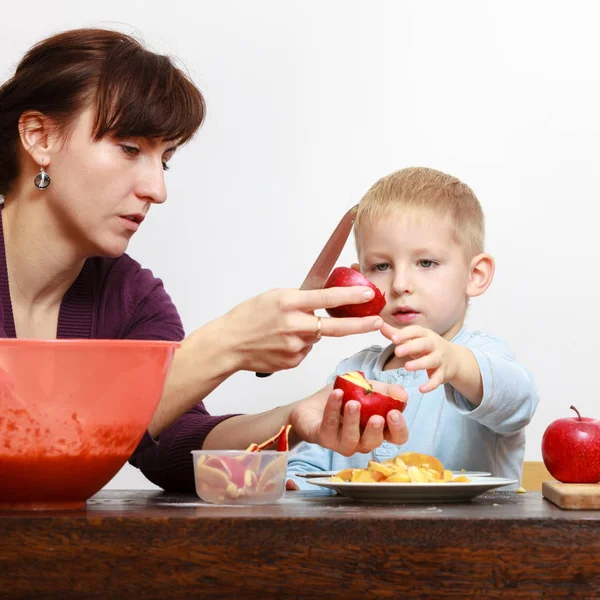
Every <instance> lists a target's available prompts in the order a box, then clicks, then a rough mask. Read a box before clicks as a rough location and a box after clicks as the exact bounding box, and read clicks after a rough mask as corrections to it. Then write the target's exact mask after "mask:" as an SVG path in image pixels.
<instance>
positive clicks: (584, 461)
mask: <svg viewBox="0 0 600 600" xmlns="http://www.w3.org/2000/svg"><path fill="white" fill-rule="evenodd" d="M571 408H572V409H573V410H574V411H575V412H576V413H577V417H570V418H564V419H558V420H556V421H554V422H552V423H550V425H548V428H547V429H546V431H545V432H544V436H543V437H542V458H543V459H544V464H545V465H546V468H547V469H548V471H550V474H551V475H552V477H554V478H555V479H558V481H562V482H563V483H598V482H600V420H598V419H590V418H588V417H582V416H581V415H580V414H579V411H578V410H577V409H576V408H575V407H574V406H571Z"/></svg>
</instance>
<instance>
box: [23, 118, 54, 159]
mask: <svg viewBox="0 0 600 600" xmlns="http://www.w3.org/2000/svg"><path fill="white" fill-rule="evenodd" d="M18 127H19V137H20V139H21V145H22V147H23V150H24V151H25V152H26V153H27V154H29V156H30V157H31V158H32V159H33V161H34V162H35V163H36V164H37V165H40V166H43V167H47V166H48V165H49V164H50V158H51V155H52V151H53V150H54V149H55V145H56V143H57V135H56V127H55V124H54V122H53V121H52V120H51V119H50V118H49V117H47V116H46V115H44V114H42V113H40V112H38V111H33V110H28V111H25V112H24V113H23V114H22V115H21V117H20V118H19V126H18Z"/></svg>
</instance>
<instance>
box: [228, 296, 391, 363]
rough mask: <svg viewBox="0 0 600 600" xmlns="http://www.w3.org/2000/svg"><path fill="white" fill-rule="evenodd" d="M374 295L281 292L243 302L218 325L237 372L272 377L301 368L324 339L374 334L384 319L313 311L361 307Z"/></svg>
mask: <svg viewBox="0 0 600 600" xmlns="http://www.w3.org/2000/svg"><path fill="white" fill-rule="evenodd" d="M373 296H374V292H373V290H372V289H370V288H368V287H361V286H353V287H339V288H328V289H325V290H294V289H277V290H271V291H269V292H265V293H264V294H261V295H259V296H256V297H254V298H250V299H249V300H246V301H245V302H242V303H241V304H239V305H238V306H236V307H235V308H233V309H232V310H231V311H229V312H228V313H227V314H225V315H223V317H221V318H220V319H219V320H220V321H221V323H220V330H221V332H222V334H223V335H224V336H227V337H228V338H229V339H228V340H227V341H228V342H229V343H227V345H228V346H229V347H231V348H232V353H233V357H234V360H235V365H234V370H246V371H256V372H261V373H273V372H275V371H281V370H283V369H291V368H293V367H297V366H298V365H299V364H300V363H301V362H302V361H303V360H304V358H305V357H306V355H307V354H308V353H309V352H310V350H311V348H312V347H313V344H315V343H316V342H317V341H319V339H320V337H343V336H346V335H354V334H357V333H367V332H370V331H375V330H377V329H379V328H380V327H381V326H382V325H383V320H382V319H381V317H378V316H374V317H362V318H353V317H348V318H343V319H337V318H333V317H320V319H321V320H320V333H321V336H320V337H319V336H317V333H318V327H319V318H318V317H316V316H315V314H314V311H315V310H318V309H325V308H333V307H336V306H343V305H345V304H362V303H364V302H368V301H369V300H371V299H372V298H373Z"/></svg>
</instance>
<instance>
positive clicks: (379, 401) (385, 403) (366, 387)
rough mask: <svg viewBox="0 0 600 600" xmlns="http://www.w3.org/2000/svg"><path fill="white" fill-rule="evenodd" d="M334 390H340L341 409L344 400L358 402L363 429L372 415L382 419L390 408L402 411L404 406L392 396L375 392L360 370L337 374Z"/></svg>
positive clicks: (404, 403) (402, 402)
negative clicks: (341, 393)
mask: <svg viewBox="0 0 600 600" xmlns="http://www.w3.org/2000/svg"><path fill="white" fill-rule="evenodd" d="M333 389H334V390H342V392H344V397H343V399H342V411H343V410H344V406H346V402H348V401H350V400H356V401H358V402H359V403H360V426H361V428H362V429H364V428H365V427H366V426H367V421H368V420H369V418H370V417H372V416H373V415H380V416H382V417H383V418H384V419H385V417H386V415H387V414H388V412H390V410H394V409H395V410H399V411H400V412H402V411H403V410H404V409H405V408H406V402H404V401H403V400H398V398H393V397H392V396H388V395H387V394H382V393H381V392H376V391H375V390H374V389H373V386H372V385H371V384H370V383H369V382H368V381H367V380H366V379H365V374H364V373H363V372H362V371H350V372H349V373H346V374H344V375H338V376H337V377H336V378H335V382H334V384H333Z"/></svg>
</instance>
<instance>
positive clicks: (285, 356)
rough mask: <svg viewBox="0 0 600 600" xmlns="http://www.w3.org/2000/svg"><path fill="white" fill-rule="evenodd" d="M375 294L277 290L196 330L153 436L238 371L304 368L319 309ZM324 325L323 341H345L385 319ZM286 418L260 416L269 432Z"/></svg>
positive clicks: (180, 356)
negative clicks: (326, 339)
mask: <svg viewBox="0 0 600 600" xmlns="http://www.w3.org/2000/svg"><path fill="white" fill-rule="evenodd" d="M372 295H373V291H372V290H370V289H369V288H362V287H351V288H331V289H327V290H311V291H300V290H272V291H270V292H266V293H264V294H261V295H260V296H257V297H255V298H251V299H250V300H246V301H245V302H243V303H242V304H239V305H238V306H236V307H235V308H234V309H232V310H231V311H230V312H228V313H227V314H225V315H223V316H222V317H220V318H218V319H216V320H215V321H212V322H211V323H208V324H207V325H205V326H204V327H201V328H200V329H197V330H196V331H194V332H193V333H192V334H191V335H190V336H188V337H187V338H186V339H185V340H184V341H183V343H182V346H181V348H180V349H178V350H177V351H176V352H175V357H174V360H173V365H172V368H171V372H170V374H169V378H168V380H167V383H166V386H165V390H164V393H163V395H162V397H161V400H160V403H159V405H158V408H157V410H156V413H155V415H154V417H153V419H152V422H151V423H150V427H149V432H150V434H151V435H152V436H155V437H156V436H157V435H159V434H160V433H161V432H162V431H163V430H164V429H165V428H166V427H168V426H169V425H171V424H172V423H174V422H175V421H176V419H177V418H178V417H180V416H181V415H183V414H184V413H185V412H187V411H188V410H190V409H191V408H192V407H194V406H195V405H196V404H198V403H199V402H201V401H202V400H203V399H204V398H206V396H208V394H210V393H211V392H212V391H213V390H214V389H215V388H216V387H217V386H219V385H220V384H221V383H222V382H223V381H225V379H227V378H228V377H229V376H230V375H232V374H233V373H235V372H237V371H240V370H246V371H258V372H263V373H272V372H275V371H280V370H282V369H290V368H293V367H295V366H297V365H299V364H300V363H301V362H302V360H304V358H305V357H306V355H307V354H308V353H309V352H310V350H311V348H312V346H313V344H315V343H316V342H317V341H318V338H317V336H316V332H317V317H315V315H314V311H315V310H317V309H319V308H329V307H333V306H340V305H344V304H358V303H361V302H366V301H368V300H369V299H370V298H372ZM321 323H322V326H321V333H322V336H324V337H327V336H333V337H340V336H345V335H352V334H356V333H366V332H369V331H374V330H376V329H378V328H379V327H380V326H381V325H382V324H383V321H382V320H381V318H380V317H364V318H361V319H353V318H346V319H334V318H330V317H323V318H322V321H321ZM284 416H285V415H283V414H277V415H276V416H275V417H269V416H268V413H267V414H265V416H264V417H261V418H264V419H265V420H266V421H265V423H266V426H265V430H269V431H271V429H272V427H270V423H269V421H270V419H273V422H275V421H277V422H282V418H283V417H284ZM250 425H252V423H248V424H246V425H245V427H249V426H250ZM232 427H233V425H231V424H230V425H228V427H227V435H228V439H231V440H233V439H238V438H237V437H236V436H237V435H238V433H237V432H240V435H242V434H241V432H242V431H243V429H244V428H243V427H239V429H238V428H236V429H235V431H234V432H233V433H232V432H231V431H229V429H230V428H232ZM232 431H233V430H232ZM224 433H225V430H224V429H221V434H224ZM266 437H268V436H266ZM244 439H245V436H243V435H242V437H241V438H240V439H239V442H238V443H236V444H235V445H231V444H230V445H231V447H241V446H243V440H244ZM251 441H254V440H251Z"/></svg>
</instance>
